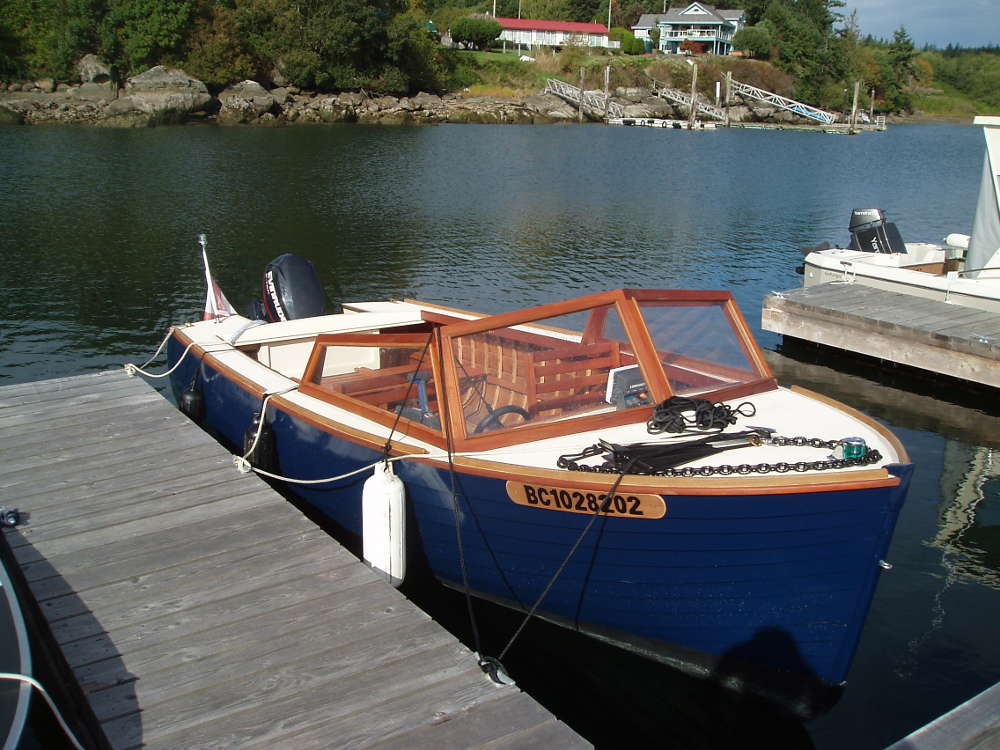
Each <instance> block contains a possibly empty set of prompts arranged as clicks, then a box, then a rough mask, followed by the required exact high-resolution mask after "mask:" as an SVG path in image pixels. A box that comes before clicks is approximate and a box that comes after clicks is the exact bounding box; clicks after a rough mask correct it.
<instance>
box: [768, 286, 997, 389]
mask: <svg viewBox="0 0 1000 750" xmlns="http://www.w3.org/2000/svg"><path fill="white" fill-rule="evenodd" d="M761 326H762V327H763V328H764V329H765V330H768V331H774V332H775V333H780V334H782V335H784V336H791V337H794V338H797V339H802V340H804V341H811V342H814V343H817V344H823V345H824V346H831V347H834V348H837V349H843V350H845V351H849V352H854V353H856V354H863V355H866V356H869V357H877V358H878V359H882V360H888V361H890V362H895V363H897V364H901V365H907V366H909V367H915V368H918V369H921V370H925V371H927V372H930V373H934V374H937V375H947V376H949V377H953V378H959V379H961V380H966V381H969V382H973V383H978V384H981V385H986V386H990V387H993V388H1000V367H998V366H997V364H998V360H1000V315H998V314H997V313H994V312H988V311H986V310H978V309H976V308H972V307H962V306H960V305H953V304H949V303H947V302H937V301H935V300H929V299H923V298H921V297H915V296H912V295H908V294H898V293H896V292H888V291H885V290H882V289H875V288H873V287H868V286H864V285H862V284H845V283H839V282H833V283H828V284H819V285H817V286H811V287H803V288H800V289H792V290H790V291H787V292H774V293H772V294H769V295H768V296H767V297H765V298H764V305H763V309H762V311H761Z"/></svg>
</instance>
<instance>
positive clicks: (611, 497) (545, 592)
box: [497, 464, 632, 660]
mask: <svg viewBox="0 0 1000 750" xmlns="http://www.w3.org/2000/svg"><path fill="white" fill-rule="evenodd" d="M631 468H632V467H631V464H630V465H629V466H626V467H625V468H624V469H623V470H622V472H621V473H620V474H619V475H618V478H617V479H615V481H614V484H612V485H611V489H610V490H608V494H607V497H606V498H605V500H604V502H603V503H602V504H601V506H600V508H598V509H597V510H595V511H594V513H593V514H592V515H591V516H590V520H589V521H588V522H587V525H586V526H584V527H583V531H581V532H580V535H579V536H578V537H577V538H576V541H575V542H573V546H572V547H570V550H569V552H567V553H566V557H564V558H563V561H562V563H560V565H559V567H558V569H556V572H555V573H553V574H552V578H550V579H549V582H548V583H547V584H546V585H545V588H544V589H543V590H542V593H541V594H539V595H538V598H537V599H536V600H535V603H534V604H532V605H531V609H530V610H528V613H527V614H526V615H525V616H524V619H523V620H521V624H520V625H518V627H517V630H515V631H514V634H513V635H512V636H511V637H510V640H509V641H507V645H506V646H504V647H503V651H501V652H500V656H499V657H497V659H498V660H499V659H503V657H504V656H505V655H506V654H507V651H508V650H509V649H510V647H511V646H513V645H514V641H515V640H517V637H518V636H519V635H520V634H521V631H522V630H524V627H525V625H527V624H528V621H529V620H530V619H531V618H532V617H534V616H535V611H536V610H537V609H538V608H539V607H540V606H541V605H542V602H543V601H545V597H546V596H548V595H549V591H551V590H552V587H553V586H554V585H555V583H556V581H558V580H559V576H561V575H562V573H563V571H564V570H565V569H566V566H567V565H568V564H569V561H570V559H571V558H572V557H573V555H574V554H575V553H576V551H577V549H578V548H579V547H580V545H581V544H582V543H583V540H584V539H585V538H586V536H587V534H588V532H589V531H590V529H591V528H592V527H593V525H594V521H596V520H597V519H598V518H600V517H601V516H602V515H603V514H604V513H605V512H607V510H608V508H610V507H611V503H612V502H613V501H614V497H615V492H617V491H618V487H619V485H620V484H621V483H622V480H623V479H624V478H625V475H626V474H627V473H628V472H629V470H630V469H631ZM581 596H582V593H581Z"/></svg>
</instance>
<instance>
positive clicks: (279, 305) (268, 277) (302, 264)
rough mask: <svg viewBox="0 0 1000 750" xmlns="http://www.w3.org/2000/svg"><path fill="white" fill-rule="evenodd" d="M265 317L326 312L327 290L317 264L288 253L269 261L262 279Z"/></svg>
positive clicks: (274, 319) (273, 320) (290, 317)
mask: <svg viewBox="0 0 1000 750" xmlns="http://www.w3.org/2000/svg"><path fill="white" fill-rule="evenodd" d="M261 295H262V296H263V301H262V303H261V307H262V308H263V309H262V310H261V312H263V317H265V318H266V319H267V320H268V321H269V322H271V323H276V322H278V321H279V320H298V319H299V318H312V317H314V316H316V315H325V314H326V293H325V292H324V291H323V285H322V284H321V283H320V281H319V274H317V273H316V268H315V267H314V266H313V264H312V263H311V262H310V261H308V260H306V259H305V258H303V257H302V256H301V255H295V254H294V253H285V254H284V255H279V256H278V257H277V258H275V259H274V260H272V261H271V262H270V263H268V264H267V268H265V269H264V278H263V279H262V280H261Z"/></svg>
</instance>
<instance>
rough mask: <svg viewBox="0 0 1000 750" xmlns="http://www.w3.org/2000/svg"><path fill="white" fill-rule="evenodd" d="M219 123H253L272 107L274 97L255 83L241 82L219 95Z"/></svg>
mask: <svg viewBox="0 0 1000 750" xmlns="http://www.w3.org/2000/svg"><path fill="white" fill-rule="evenodd" d="M219 104H220V105H221V108H220V109H219V116H218V119H219V123H220V124H223V125H235V124H240V123H247V122H253V121H254V120H256V119H257V118H258V117H260V116H261V115H263V114H264V113H266V112H270V111H271V109H272V108H273V107H274V97H273V96H271V94H270V93H268V91H267V90H266V89H265V88H264V87H263V86H261V85H260V84H259V83H257V82H256V81H241V82H240V83H237V84H235V85H233V86H230V87H229V88H227V89H226V90H224V91H223V92H222V93H221V94H219Z"/></svg>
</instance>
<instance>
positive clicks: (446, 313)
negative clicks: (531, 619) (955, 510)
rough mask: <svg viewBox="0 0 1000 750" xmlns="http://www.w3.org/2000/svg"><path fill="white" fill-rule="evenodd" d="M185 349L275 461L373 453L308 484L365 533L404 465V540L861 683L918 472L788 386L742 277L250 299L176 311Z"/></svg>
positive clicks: (670, 633) (593, 604)
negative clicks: (559, 293) (446, 299)
mask: <svg viewBox="0 0 1000 750" xmlns="http://www.w3.org/2000/svg"><path fill="white" fill-rule="evenodd" d="M273 291H274V287H273V285H272V286H271V287H268V284H267V283H265V295H267V294H268V293H270V292H273ZM278 296H280V294H279V295H278ZM275 299H277V298H275ZM272 301H274V300H272ZM265 302H267V301H265ZM265 306H266V305H265ZM272 318H280V315H278V316H273V315H272ZM168 360H169V364H170V366H171V367H172V368H174V369H173V372H172V374H171V378H172V385H173V389H174V391H175V393H176V395H177V398H178V401H179V403H180V405H181V406H182V408H184V409H185V410H186V411H187V412H188V413H189V415H191V416H192V417H193V418H195V419H196V420H197V421H198V422H199V423H200V424H202V425H203V426H204V427H205V428H206V429H208V430H210V431H212V432H213V433H214V434H216V435H217V436H218V437H219V438H220V439H221V440H222V441H223V442H224V443H226V444H227V445H229V446H230V447H232V448H234V449H235V450H236V451H237V452H238V453H240V454H242V453H244V452H247V451H248V450H250V449H251V448H252V449H253V451H252V453H250V454H249V460H251V461H253V462H254V464H255V466H256V468H258V469H260V470H261V471H268V472H269V473H270V474H272V475H275V476H280V477H285V478H289V479H292V480H313V481H315V480H323V479H326V478H330V477H334V476H342V475H345V474H347V473H348V472H351V471H354V470H360V473H358V474H355V475H353V476H344V477H343V478H340V479H336V480H335V481H321V482H318V483H314V484H300V483H297V482H290V483H289V484H288V486H289V488H290V489H291V490H292V491H293V492H294V493H296V494H297V495H298V496H300V497H301V498H303V499H305V500H306V501H307V502H308V503H310V504H311V505H313V506H314V507H315V508H317V509H319V510H321V511H322V512H323V513H325V514H326V515H327V516H329V518H331V519H332V520H333V521H335V522H336V523H337V524H339V525H340V526H341V527H342V528H344V529H345V530H347V531H348V532H350V533H353V534H358V535H361V534H362V531H363V523H364V518H363V501H362V495H363V487H364V485H365V480H366V478H367V477H369V476H371V475H372V474H373V472H374V473H380V470H379V467H382V469H384V467H385V466H386V465H387V464H381V463H380V462H381V461H383V459H386V458H387V459H389V460H390V461H391V466H392V469H393V472H392V473H394V475H395V477H396V478H397V479H398V480H399V481H401V483H402V486H403V488H404V490H405V521H406V524H405V525H406V528H405V534H403V535H402V536H403V538H399V536H400V530H401V529H400V527H399V526H396V527H393V529H391V530H389V531H388V532H387V533H388V534H389V536H390V537H391V536H393V535H394V534H395V536H396V537H397V538H396V539H395V540H392V541H390V546H392V545H395V546H394V549H395V550H396V552H397V557H398V554H399V553H400V551H401V550H402V554H404V555H405V556H406V557H408V558H409V559H410V561H411V564H412V562H413V561H414V560H418V561H420V562H421V563H423V564H426V565H427V566H428V567H429V569H430V571H432V572H433V574H434V576H436V578H437V579H438V580H440V581H441V582H442V583H443V584H444V585H446V586H450V587H454V588H456V589H459V590H467V591H468V592H469V593H471V594H472V595H473V596H475V597H480V598H483V599H487V600H491V601H493V602H497V603H500V604H502V605H506V606H509V607H512V608H514V609H516V610H520V611H529V610H533V611H535V613H536V614H537V616H539V617H543V618H545V619H547V620H549V621H551V622H554V623H558V624H559V625H563V626H565V627H567V628H570V629H572V630H576V631H580V632H582V633H586V634H588V635H591V636H593V637H595V638H599V639H602V640H605V641H608V642H611V643H614V644H617V645H619V646H621V647H623V648H626V649H629V650H631V651H634V652H637V653H639V654H642V655H645V656H648V657H651V658H656V659H660V660H663V661H666V662H668V663H671V664H675V665H678V666H681V667H683V668H685V669H688V670H694V671H695V672H696V673H698V674H701V675H703V676H705V678H706V679H713V680H718V681H720V682H723V683H725V684H729V685H733V686H734V687H748V688H749V689H753V690H757V691H758V692H771V693H775V694H778V695H780V696H789V697H790V701H791V703H792V704H793V708H795V709H796V710H798V711H799V712H800V713H803V714H812V713H815V712H816V710H817V709H819V710H822V708H823V707H825V706H826V705H827V704H828V703H829V701H830V699H831V695H835V694H836V688H837V687H838V686H841V685H842V684H843V682H844V680H845V679H846V677H847V674H848V670H849V667H850V664H851V660H852V658H853V655H854V652H855V648H856V646H857V643H858V639H859V637H860V634H861V631H862V627H863V625H864V621H865V617H866V615H867V612H868V609H869V605H870V603H871V600H872V596H873V594H874V591H875V587H876V583H877V581H878V578H879V574H880V572H881V570H882V569H883V565H884V562H883V561H884V558H885V556H886V550H887V548H888V546H889V543H890V540H891V537H892V532H893V528H894V525H895V523H896V518H897V515H898V513H899V510H900V507H901V506H902V503H903V500H904V496H905V494H906V489H907V484H908V481H909V477H910V473H911V468H912V467H911V465H910V463H909V459H908V457H907V454H906V451H905V449H904V448H903V446H902V445H901V443H900V442H899V440H897V438H896V437H895V436H894V435H893V434H892V433H891V432H890V431H888V430H887V429H886V428H885V427H883V426H882V425H880V424H879V423H877V422H876V421H874V420H873V419H871V418H869V417H867V416H865V415H864V414H861V413H859V412H857V411H855V410H853V409H851V408H849V407H846V406H844V405H842V404H839V403H836V402H834V401H832V400H830V399H828V398H825V397H823V396H821V395H818V394H815V393H811V392H808V391H806V390H803V389H800V388H792V389H787V388H783V387H779V385H778V384H777V383H776V382H775V379H774V378H773V376H772V374H771V371H770V369H769V368H768V365H767V363H766V361H765V359H764V356H763V354H762V352H761V350H760V349H759V347H758V345H757V344H756V342H755V341H754V339H753V336H752V334H751V332H750V331H749V328H748V327H747V325H746V322H745V320H744V319H743V317H742V315H741V313H740V312H739V310H738V309H737V307H736V305H735V303H734V301H733V299H732V297H731V295H730V294H728V293H726V292H719V291H679V290H636V289H619V290H614V291H609V292H604V293H600V294H594V295H590V296H585V297H580V298H577V299H571V300H565V301H561V302H557V303H553V304H548V305H542V306H539V307H533V308H529V309H525V310H519V311H514V312H508V313H504V314H500V315H493V316H483V315H479V314H476V313H473V312H468V311H462V310H456V309H452V308H447V307H443V306H440V305H435V304H430V303H422V302H416V301H391V302H370V303H355V304H344V305H343V311H342V312H341V313H337V314H333V315H325V314H322V315H313V316H311V317H296V318H293V319H287V320H280V319H276V320H275V322H267V321H266V320H250V319H248V318H245V317H242V316H239V315H229V316H226V317H215V318H213V319H209V320H204V321H200V322H196V323H191V324H186V325H183V326H178V327H175V328H173V329H172V331H171V333H170V336H169V346H168ZM265 402H266V404H265ZM262 413H263V418H261V414H262ZM671 430H673V431H671ZM255 438H256V441H255ZM372 467H376V468H372ZM387 515H392V513H391V512H389V513H388V514H387ZM396 515H397V516H398V515H399V513H398V512H397V514H396ZM365 532H366V533H369V532H368V530H367V529H366V530H365ZM401 545H405V548H404V547H402V546H401ZM390 564H395V563H391V561H390ZM376 567H378V566H376ZM385 568H386V565H383V566H382V567H381V569H382V570H385ZM388 573H389V577H391V578H393V579H396V578H398V577H399V576H398V575H396V573H394V572H393V571H389V572H388Z"/></svg>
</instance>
